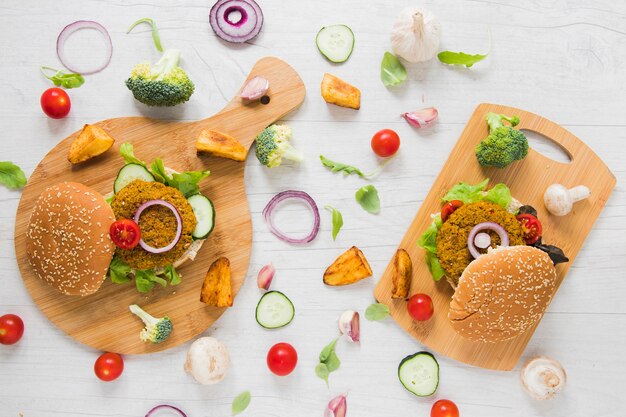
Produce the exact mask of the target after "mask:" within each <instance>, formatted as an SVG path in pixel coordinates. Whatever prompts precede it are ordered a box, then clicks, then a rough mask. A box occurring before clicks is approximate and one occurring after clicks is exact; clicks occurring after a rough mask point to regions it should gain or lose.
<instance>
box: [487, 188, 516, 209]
mask: <svg viewBox="0 0 626 417" xmlns="http://www.w3.org/2000/svg"><path fill="white" fill-rule="evenodd" d="M483 200H485V201H490V202H492V203H494V204H498V205H499V206H501V207H502V208H505V209H506V208H507V206H508V205H509V203H510V202H511V200H513V197H512V196H511V190H509V187H507V186H506V185H504V184H502V183H500V184H496V185H495V186H494V187H493V188H492V189H491V190H489V191H487V194H485V195H484V196H483Z"/></svg>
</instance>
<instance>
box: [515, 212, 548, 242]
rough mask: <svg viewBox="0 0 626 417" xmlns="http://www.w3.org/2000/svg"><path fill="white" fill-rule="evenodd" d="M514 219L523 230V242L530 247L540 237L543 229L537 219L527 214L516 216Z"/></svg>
mask: <svg viewBox="0 0 626 417" xmlns="http://www.w3.org/2000/svg"><path fill="white" fill-rule="evenodd" d="M516 218H517V221H519V222H520V224H521V225H522V229H523V230H524V240H525V241H526V244H527V245H532V244H534V243H536V242H537V241H538V240H539V238H540V237H541V232H542V231H543V227H542V226H541V222H540V221H539V219H538V218H537V217H535V216H533V215H532V214H529V213H524V214H518V215H517V216H516Z"/></svg>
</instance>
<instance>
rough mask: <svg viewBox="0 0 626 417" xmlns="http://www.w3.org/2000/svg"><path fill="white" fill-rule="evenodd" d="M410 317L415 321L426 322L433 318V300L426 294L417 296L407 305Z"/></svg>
mask: <svg viewBox="0 0 626 417" xmlns="http://www.w3.org/2000/svg"><path fill="white" fill-rule="evenodd" d="M406 309H407V310H408V312H409V316H411V318H412V319H413V320H415V321H426V320H428V319H429V318H431V317H432V316H433V313H434V312H435V307H433V300H432V299H431V298H430V297H429V296H427V295H426V294H415V295H414V296H412V297H411V298H409V302H408V303H407V304H406Z"/></svg>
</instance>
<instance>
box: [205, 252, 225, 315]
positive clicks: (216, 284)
mask: <svg viewBox="0 0 626 417" xmlns="http://www.w3.org/2000/svg"><path fill="white" fill-rule="evenodd" d="M200 301H202V302H203V303H205V304H207V305H210V306H214V307H231V306H232V305H233V291H232V288H231V283H230V261H229V260H228V258H224V257H223V256H222V257H221V258H218V259H217V260H216V261H215V262H213V263H212V264H211V267H210V268H209V271H208V272H207V273H206V277H205V278H204V282H203V283H202V291H201V292H200Z"/></svg>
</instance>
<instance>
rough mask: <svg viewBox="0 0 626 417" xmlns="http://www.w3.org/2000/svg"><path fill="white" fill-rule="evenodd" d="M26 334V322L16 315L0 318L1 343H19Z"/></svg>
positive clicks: (6, 315)
mask: <svg viewBox="0 0 626 417" xmlns="http://www.w3.org/2000/svg"><path fill="white" fill-rule="evenodd" d="M23 334H24V322H23V321H22V319H21V318H20V317H19V316H16V315H15V314H5V315H4V316H2V317H0V343H2V344H3V345H12V344H14V343H17V342H18V341H19V340H20V339H21V338H22V335H23Z"/></svg>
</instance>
